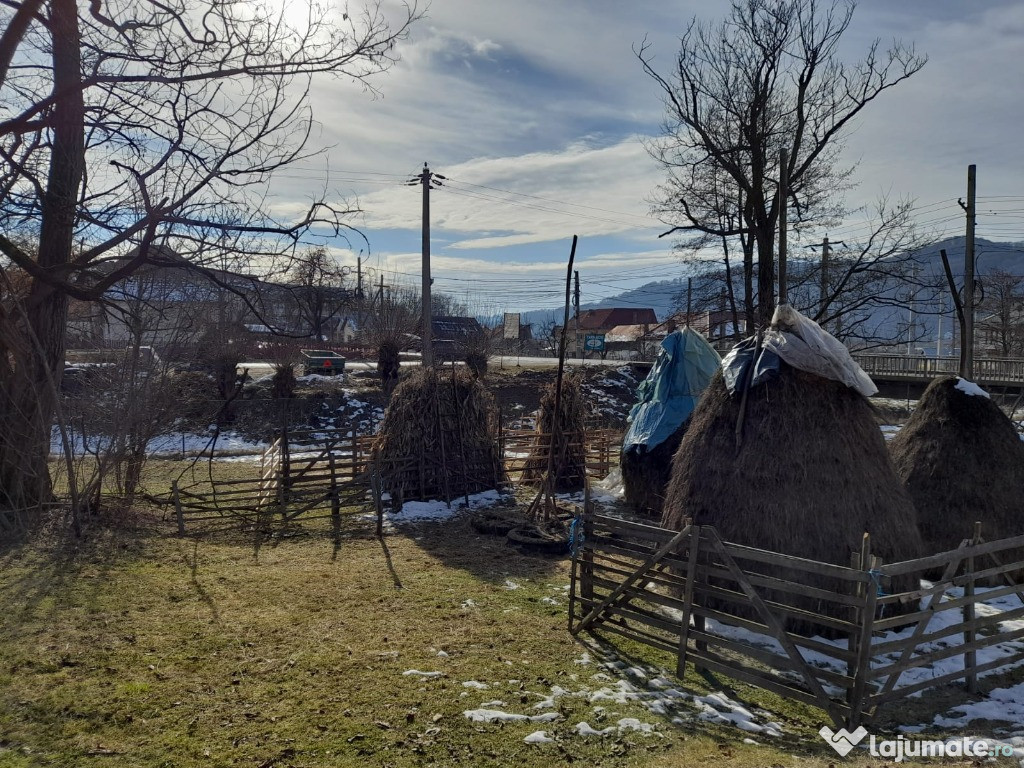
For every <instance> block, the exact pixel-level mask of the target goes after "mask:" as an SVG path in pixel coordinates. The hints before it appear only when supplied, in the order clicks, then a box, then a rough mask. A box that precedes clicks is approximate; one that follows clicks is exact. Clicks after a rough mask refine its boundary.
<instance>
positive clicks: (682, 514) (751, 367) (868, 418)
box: [662, 305, 921, 634]
mask: <svg viewBox="0 0 1024 768" xmlns="http://www.w3.org/2000/svg"><path fill="white" fill-rule="evenodd" d="M826 336H827V339H824V338H823V337H826ZM740 346H741V347H742V346H744V345H740ZM749 346H751V345H748V348H749ZM764 346H765V348H764V350H763V351H762V352H761V356H760V358H757V357H756V355H753V354H750V355H748V357H747V363H748V365H747V366H746V367H745V368H743V367H742V366H740V365H738V364H737V363H738V361H739V360H740V355H741V354H742V353H740V352H738V350H739V348H737V350H734V351H733V352H732V353H730V355H729V356H727V357H726V359H725V361H724V363H723V366H724V370H725V373H727V374H728V381H729V382H730V383H734V384H735V383H738V382H743V381H747V382H749V383H750V386H749V388H748V389H747V393H746V398H745V399H744V397H743V394H742V391H741V389H742V387H741V386H737V387H736V390H735V393H734V394H733V393H730V389H729V387H727V385H726V384H727V377H726V376H724V375H723V373H722V372H720V373H717V374H716V375H715V377H714V379H713V380H712V382H711V384H710V385H709V386H708V388H707V389H706V390H705V392H704V395H703V397H702V398H701V401H700V404H699V405H698V406H697V409H696V411H695V412H694V414H693V418H692V420H691V423H690V427H689V429H688V430H687V431H686V434H685V436H684V437H683V440H682V444H681V445H680V447H679V450H678V452H677V453H676V456H675V459H674V461H673V464H672V479H671V481H670V483H669V486H668V491H667V494H666V501H665V511H664V515H663V518H662V524H663V525H664V526H665V527H668V528H673V529H682V527H683V526H684V524H685V519H686V518H692V520H693V522H694V524H697V525H712V526H714V527H715V528H716V529H717V530H718V533H719V535H720V536H721V538H722V539H723V540H725V541H731V542H735V543H738V544H743V545H747V546H751V547H756V548H759V549H766V550H771V551H774V552H783V553H786V554H790V555H795V556H798V557H803V558H808V559H812V560H818V561H823V562H828V563H834V564H837V565H844V566H848V565H849V564H850V560H851V552H855V551H859V550H860V547H861V543H862V538H863V534H864V533H865V532H868V533H870V535H871V539H870V542H871V551H872V552H873V553H874V554H875V555H878V556H880V557H881V558H883V560H884V561H886V562H893V561H898V560H905V559H909V558H913V557H916V556H918V555H919V554H920V551H921V546H920V538H919V536H918V533H917V520H916V514H915V510H914V506H913V503H912V502H911V500H910V497H909V495H908V494H907V492H906V490H905V489H904V488H903V486H902V485H901V484H900V482H899V479H898V478H897V476H896V472H895V470H894V469H893V465H892V461H891V459H890V458H889V454H888V451H887V450H886V446H885V441H884V439H883V437H882V434H881V431H880V430H879V429H878V424H877V421H876V419H875V415H874V411H873V409H872V407H871V405H870V404H869V403H868V401H867V398H866V397H865V394H863V393H865V392H871V391H872V390H873V389H874V385H873V384H872V383H871V381H870V379H868V378H867V376H866V375H865V374H864V372H863V371H861V370H860V368H859V367H857V366H856V364H855V363H854V362H853V360H852V358H850V357H849V353H848V352H846V350H845V348H844V347H843V346H842V345H841V344H840V343H839V342H838V341H836V340H835V339H834V338H832V337H831V336H829V335H828V334H826V333H825V332H824V331H822V330H821V329H820V328H819V327H818V326H817V324H815V323H813V322H812V321H810V320H807V319H806V318H804V317H802V316H800V315H798V313H796V312H795V311H794V310H792V308H790V307H788V305H782V306H780V307H779V309H778V310H777V311H776V315H775V319H774V321H773V327H772V329H771V330H769V331H768V333H767V334H766V339H765V345H764ZM780 358H781V359H780ZM755 360H756V363H755ZM786 360H790V361H791V362H799V363H800V364H801V365H802V366H804V367H805V368H812V367H813V368H816V370H819V371H821V372H822V373H827V374H829V375H831V376H836V377H837V378H842V379H844V380H846V381H848V382H849V383H850V384H851V385H852V386H858V387H859V390H860V391H857V390H855V389H853V388H851V386H848V385H847V384H846V383H843V381H837V380H834V379H833V378H826V377H825V376H822V375H817V374H816V373H810V372H808V371H806V370H801V369H798V368H796V367H794V366H793V365H790V364H789V363H787V362H786ZM851 366H852V367H851ZM773 369H774V371H775V374H774V376H772V375H771V374H769V373H768V371H769V370H773ZM737 373H738V375H736V374H737ZM748 373H750V376H749V377H748V376H747V374H748ZM858 374H859V375H858ZM741 412H742V413H743V416H742V422H741V428H738V427H737V423H738V422H739V421H740V419H741ZM738 433H739V434H740V435H741V439H739V440H738ZM744 567H745V568H746V569H748V570H757V571H760V572H763V573H765V574H768V575H771V576H774V577H777V578H781V579H787V580H799V581H801V582H802V583H803V584H805V585H807V586H815V587H820V588H823V589H827V590H829V591H832V592H836V591H839V590H840V589H841V588H842V587H841V585H840V584H839V583H837V582H836V580H834V579H831V578H828V577H817V578H815V579H812V578H811V577H809V576H808V575H807V574H803V573H802V574H801V575H799V576H797V574H795V573H791V572H788V571H787V570H786V569H783V568H780V567H778V566H772V565H768V564H760V565H758V564H754V563H746V564H745V565H744ZM893 582H894V583H892V584H887V585H886V588H887V589H891V590H894V591H896V590H899V591H902V590H904V589H912V588H914V587H915V586H916V585H915V584H914V583H913V579H904V580H902V581H901V580H899V579H893ZM904 582H905V583H904ZM722 586H726V587H727V588H729V589H736V587H735V586H734V585H731V583H730V585H724V584H723V585H722ZM759 592H761V594H762V596H763V597H765V598H767V599H769V600H774V601H777V602H780V603H785V604H787V605H790V606H793V607H795V608H798V609H801V610H804V611H809V612H811V613H813V614H821V613H826V614H836V617H837V618H841V619H847V620H848V619H849V618H850V616H849V613H848V611H841V610H840V608H841V607H840V606H837V605H836V603H833V602H822V601H819V600H818V599H816V598H811V597H796V596H793V595H790V594H784V593H781V592H777V591H775V590H759ZM709 604H710V603H709ZM911 608H912V606H907V607H905V609H907V610H909V609H911ZM723 609H725V610H730V611H731V612H734V613H736V612H737V611H736V610H735V608H734V607H732V604H730V607H728V608H726V607H724V606H723ZM840 613H842V614H843V615H839V614H840ZM786 624H787V627H788V628H789V629H790V630H791V631H796V632H802V633H808V634H818V633H822V632H824V633H826V634H828V632H827V631H826V630H824V629H823V627H822V626H821V625H820V624H816V623H814V622H813V621H805V620H797V619H793V618H792V617H791V618H790V619H789V620H788V621H787V622H786Z"/></svg>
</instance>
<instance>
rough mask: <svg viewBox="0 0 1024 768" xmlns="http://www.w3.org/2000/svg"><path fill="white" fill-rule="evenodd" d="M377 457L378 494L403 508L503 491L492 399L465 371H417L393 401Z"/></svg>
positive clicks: (403, 385)
mask: <svg viewBox="0 0 1024 768" xmlns="http://www.w3.org/2000/svg"><path fill="white" fill-rule="evenodd" d="M375 458H376V461H377V463H378V466H379V471H380V477H381V490H382V491H383V492H386V493H389V494H390V495H391V499H392V501H393V503H394V504H397V505H399V506H400V505H401V504H402V503H403V502H404V501H407V500H414V499H415V500H427V499H439V498H440V499H445V500H447V501H450V500H451V499H453V498H456V497H458V496H462V495H464V494H467V493H478V492H480V491H485V490H489V489H491V488H496V487H498V486H499V485H500V484H501V482H502V481H503V479H504V477H503V470H502V465H501V457H500V455H499V452H498V441H497V419H496V409H495V402H494V397H493V396H492V395H491V394H490V392H488V391H487V390H486V389H485V388H484V386H483V385H482V384H481V383H480V382H479V381H477V380H476V379H474V378H473V377H471V376H470V375H469V374H467V373H466V372H464V371H459V372H457V373H455V374H454V375H449V374H448V373H446V372H438V371H436V370H434V369H425V370H418V371H416V372H414V373H413V374H411V375H410V376H409V377H408V378H405V379H403V380H402V382H401V383H400V384H399V385H398V386H397V387H396V388H395V391H394V393H393V394H392V396H391V401H390V403H389V404H388V408H387V411H386V412H385V414H384V420H383V421H382V422H381V427H380V438H379V442H378V447H377V452H376V457H375Z"/></svg>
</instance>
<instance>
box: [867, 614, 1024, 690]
mask: <svg viewBox="0 0 1024 768" xmlns="http://www.w3.org/2000/svg"><path fill="white" fill-rule="evenodd" d="M1022 637H1024V627H1022V628H1020V629H1014V630H1011V631H1008V632H1000V633H999V634H995V635H986V636H984V637H980V638H975V640H974V641H973V642H972V643H971V644H970V645H953V646H948V647H946V648H936V649H935V650H932V651H928V652H927V653H919V655H918V656H910V655H907V657H906V658H904V657H901V658H900V659H899V661H897V662H895V663H893V664H890V665H889V666H886V667H878V668H875V669H872V670H871V672H870V673H869V677H870V678H871V679H873V680H874V679H877V678H880V677H882V676H884V675H889V676H890V677H889V678H888V680H891V679H893V677H892V676H893V675H896V676H897V677H898V676H899V675H900V674H902V673H903V672H906V671H907V670H908V669H914V668H916V667H923V666H926V665H928V664H933V663H935V662H936V661H942V660H943V659H948V658H949V657H951V656H962V655H963V654H964V653H966V652H967V651H971V650H979V649H981V648H989V647H991V646H993V645H1000V644H1002V643H1010V642H1013V641H1014V640H1017V639H1019V638H1022ZM908 650H911V651H916V650H917V648H916V647H915V648H913V649H910V648H909V646H908ZM979 669H980V668H979ZM965 675H966V673H965V672H964V671H961V672H960V673H959V676H960V677H964V676H965ZM888 680H887V682H888ZM886 690H887V689H885V688H884V687H883V688H882V691H881V692H882V693H884V692H886Z"/></svg>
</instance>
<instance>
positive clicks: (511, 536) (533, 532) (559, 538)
mask: <svg viewBox="0 0 1024 768" xmlns="http://www.w3.org/2000/svg"><path fill="white" fill-rule="evenodd" d="M508 541H509V543H510V544H515V545H516V546H518V547H522V548H523V549H527V550H529V551H531V552H538V553H543V554H550V555H567V554H569V540H568V535H567V534H565V533H562V534H561V535H556V534H554V533H550V532H548V531H546V530H544V529H542V528H540V527H538V526H536V525H524V526H520V527H518V528H513V529H512V530H510V531H509V532H508Z"/></svg>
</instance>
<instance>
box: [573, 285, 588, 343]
mask: <svg viewBox="0 0 1024 768" xmlns="http://www.w3.org/2000/svg"><path fill="white" fill-rule="evenodd" d="M573 277H574V278H575V280H576V290H575V291H574V292H573V297H572V303H573V306H574V307H576V327H575V332H574V333H573V339H574V342H573V345H572V351H573V355H574V356H575V357H579V356H580V271H579V270H578V269H577V270H575V271H573ZM585 351H586V350H584V352H585Z"/></svg>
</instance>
